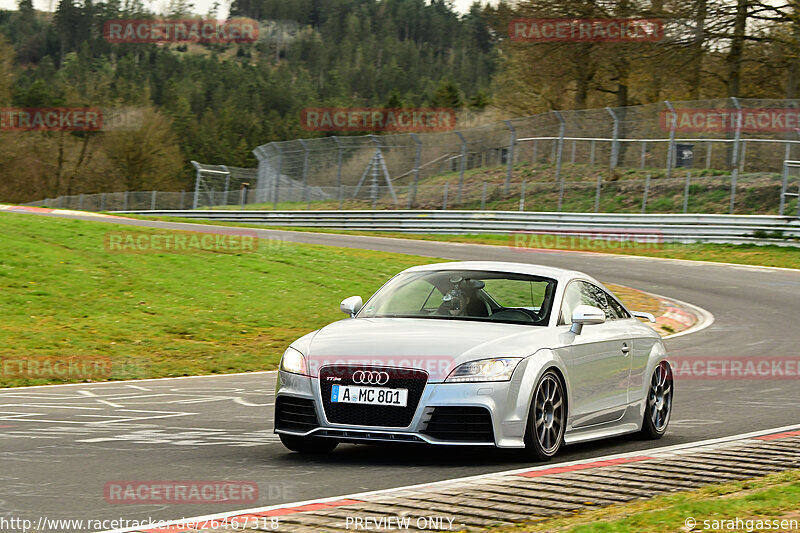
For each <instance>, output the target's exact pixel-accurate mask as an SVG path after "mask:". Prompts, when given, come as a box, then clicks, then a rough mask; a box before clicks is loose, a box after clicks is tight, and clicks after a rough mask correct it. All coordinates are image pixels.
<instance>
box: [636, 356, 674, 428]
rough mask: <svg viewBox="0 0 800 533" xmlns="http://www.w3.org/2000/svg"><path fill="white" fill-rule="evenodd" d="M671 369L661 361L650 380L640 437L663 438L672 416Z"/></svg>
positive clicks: (666, 363)
mask: <svg viewBox="0 0 800 533" xmlns="http://www.w3.org/2000/svg"><path fill="white" fill-rule="evenodd" d="M672 385H673V383H672V368H671V367H670V366H669V363H668V362H666V361H661V362H660V363H659V364H658V366H657V367H656V369H655V370H654V371H653V376H652V377H651V378H650V388H649V389H648V390H647V404H646V405H645V408H644V420H643V421H642V436H643V437H645V438H647V439H660V438H661V437H662V436H664V433H666V431H667V426H668V425H669V417H670V415H671V414H672V393H673V390H672Z"/></svg>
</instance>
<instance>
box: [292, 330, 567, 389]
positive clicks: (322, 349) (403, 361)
mask: <svg viewBox="0 0 800 533" xmlns="http://www.w3.org/2000/svg"><path fill="white" fill-rule="evenodd" d="M553 333H554V332H553V328H547V327H542V326H530V325H521V324H503V323H491V322H477V321H466V320H447V319H416V318H356V319H347V320H341V321H339V322H334V323H333V324H329V325H328V326H325V327H324V328H322V329H320V330H318V331H317V332H316V333H315V334H313V335H308V336H306V337H304V338H303V339H300V340H301V341H303V342H301V343H300V346H295V347H297V348H298V349H299V350H300V351H301V352H303V353H304V354H305V355H306V358H307V360H308V367H309V371H310V372H309V373H310V374H311V375H312V376H317V375H318V371H319V369H320V368H321V367H323V366H325V365H332V364H339V365H341V364H348V365H374V366H392V367H400V368H415V369H421V370H425V371H427V372H428V373H429V374H430V379H431V380H440V379H444V378H445V377H447V374H449V373H450V371H451V370H452V369H453V368H455V367H456V366H458V365H459V364H461V363H464V362H466V361H472V360H476V359H483V358H487V357H526V356H528V355H531V354H532V353H534V352H535V351H536V350H538V349H539V348H543V347H546V346H547V345H548V344H549V342H550V341H553V340H554V339H553Z"/></svg>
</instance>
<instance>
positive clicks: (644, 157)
mask: <svg viewBox="0 0 800 533" xmlns="http://www.w3.org/2000/svg"><path fill="white" fill-rule="evenodd" d="M645 159H647V141H642V164H641V168H644V166H645V163H646V161H645Z"/></svg>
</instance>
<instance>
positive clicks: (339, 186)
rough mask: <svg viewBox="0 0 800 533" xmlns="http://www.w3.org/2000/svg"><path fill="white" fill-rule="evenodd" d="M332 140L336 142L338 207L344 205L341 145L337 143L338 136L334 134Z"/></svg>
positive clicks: (340, 207)
mask: <svg viewBox="0 0 800 533" xmlns="http://www.w3.org/2000/svg"><path fill="white" fill-rule="evenodd" d="M332 139H333V142H335V143H336V152H337V153H336V194H337V195H338V196H339V209H340V210H341V209H342V207H343V206H344V193H343V191H342V155H343V154H342V145H341V144H339V138H338V137H337V136H336V135H334V136H333V137H332Z"/></svg>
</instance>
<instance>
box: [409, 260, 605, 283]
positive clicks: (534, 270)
mask: <svg viewBox="0 0 800 533" xmlns="http://www.w3.org/2000/svg"><path fill="white" fill-rule="evenodd" d="M423 270H487V271H490V272H509V273H513V274H529V275H532V276H542V277H545V278H553V279H555V280H557V281H568V280H571V279H573V278H584V279H590V280H594V278H592V277H591V276H589V275H587V274H584V273H583V272H578V271H577V270H568V269H565V268H557V267H549V266H544V265H532V264H530V263H512V262H508V261H453V262H449V263H433V264H430V265H419V266H414V267H411V268H408V269H406V270H405V271H404V272H418V271H423Z"/></svg>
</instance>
